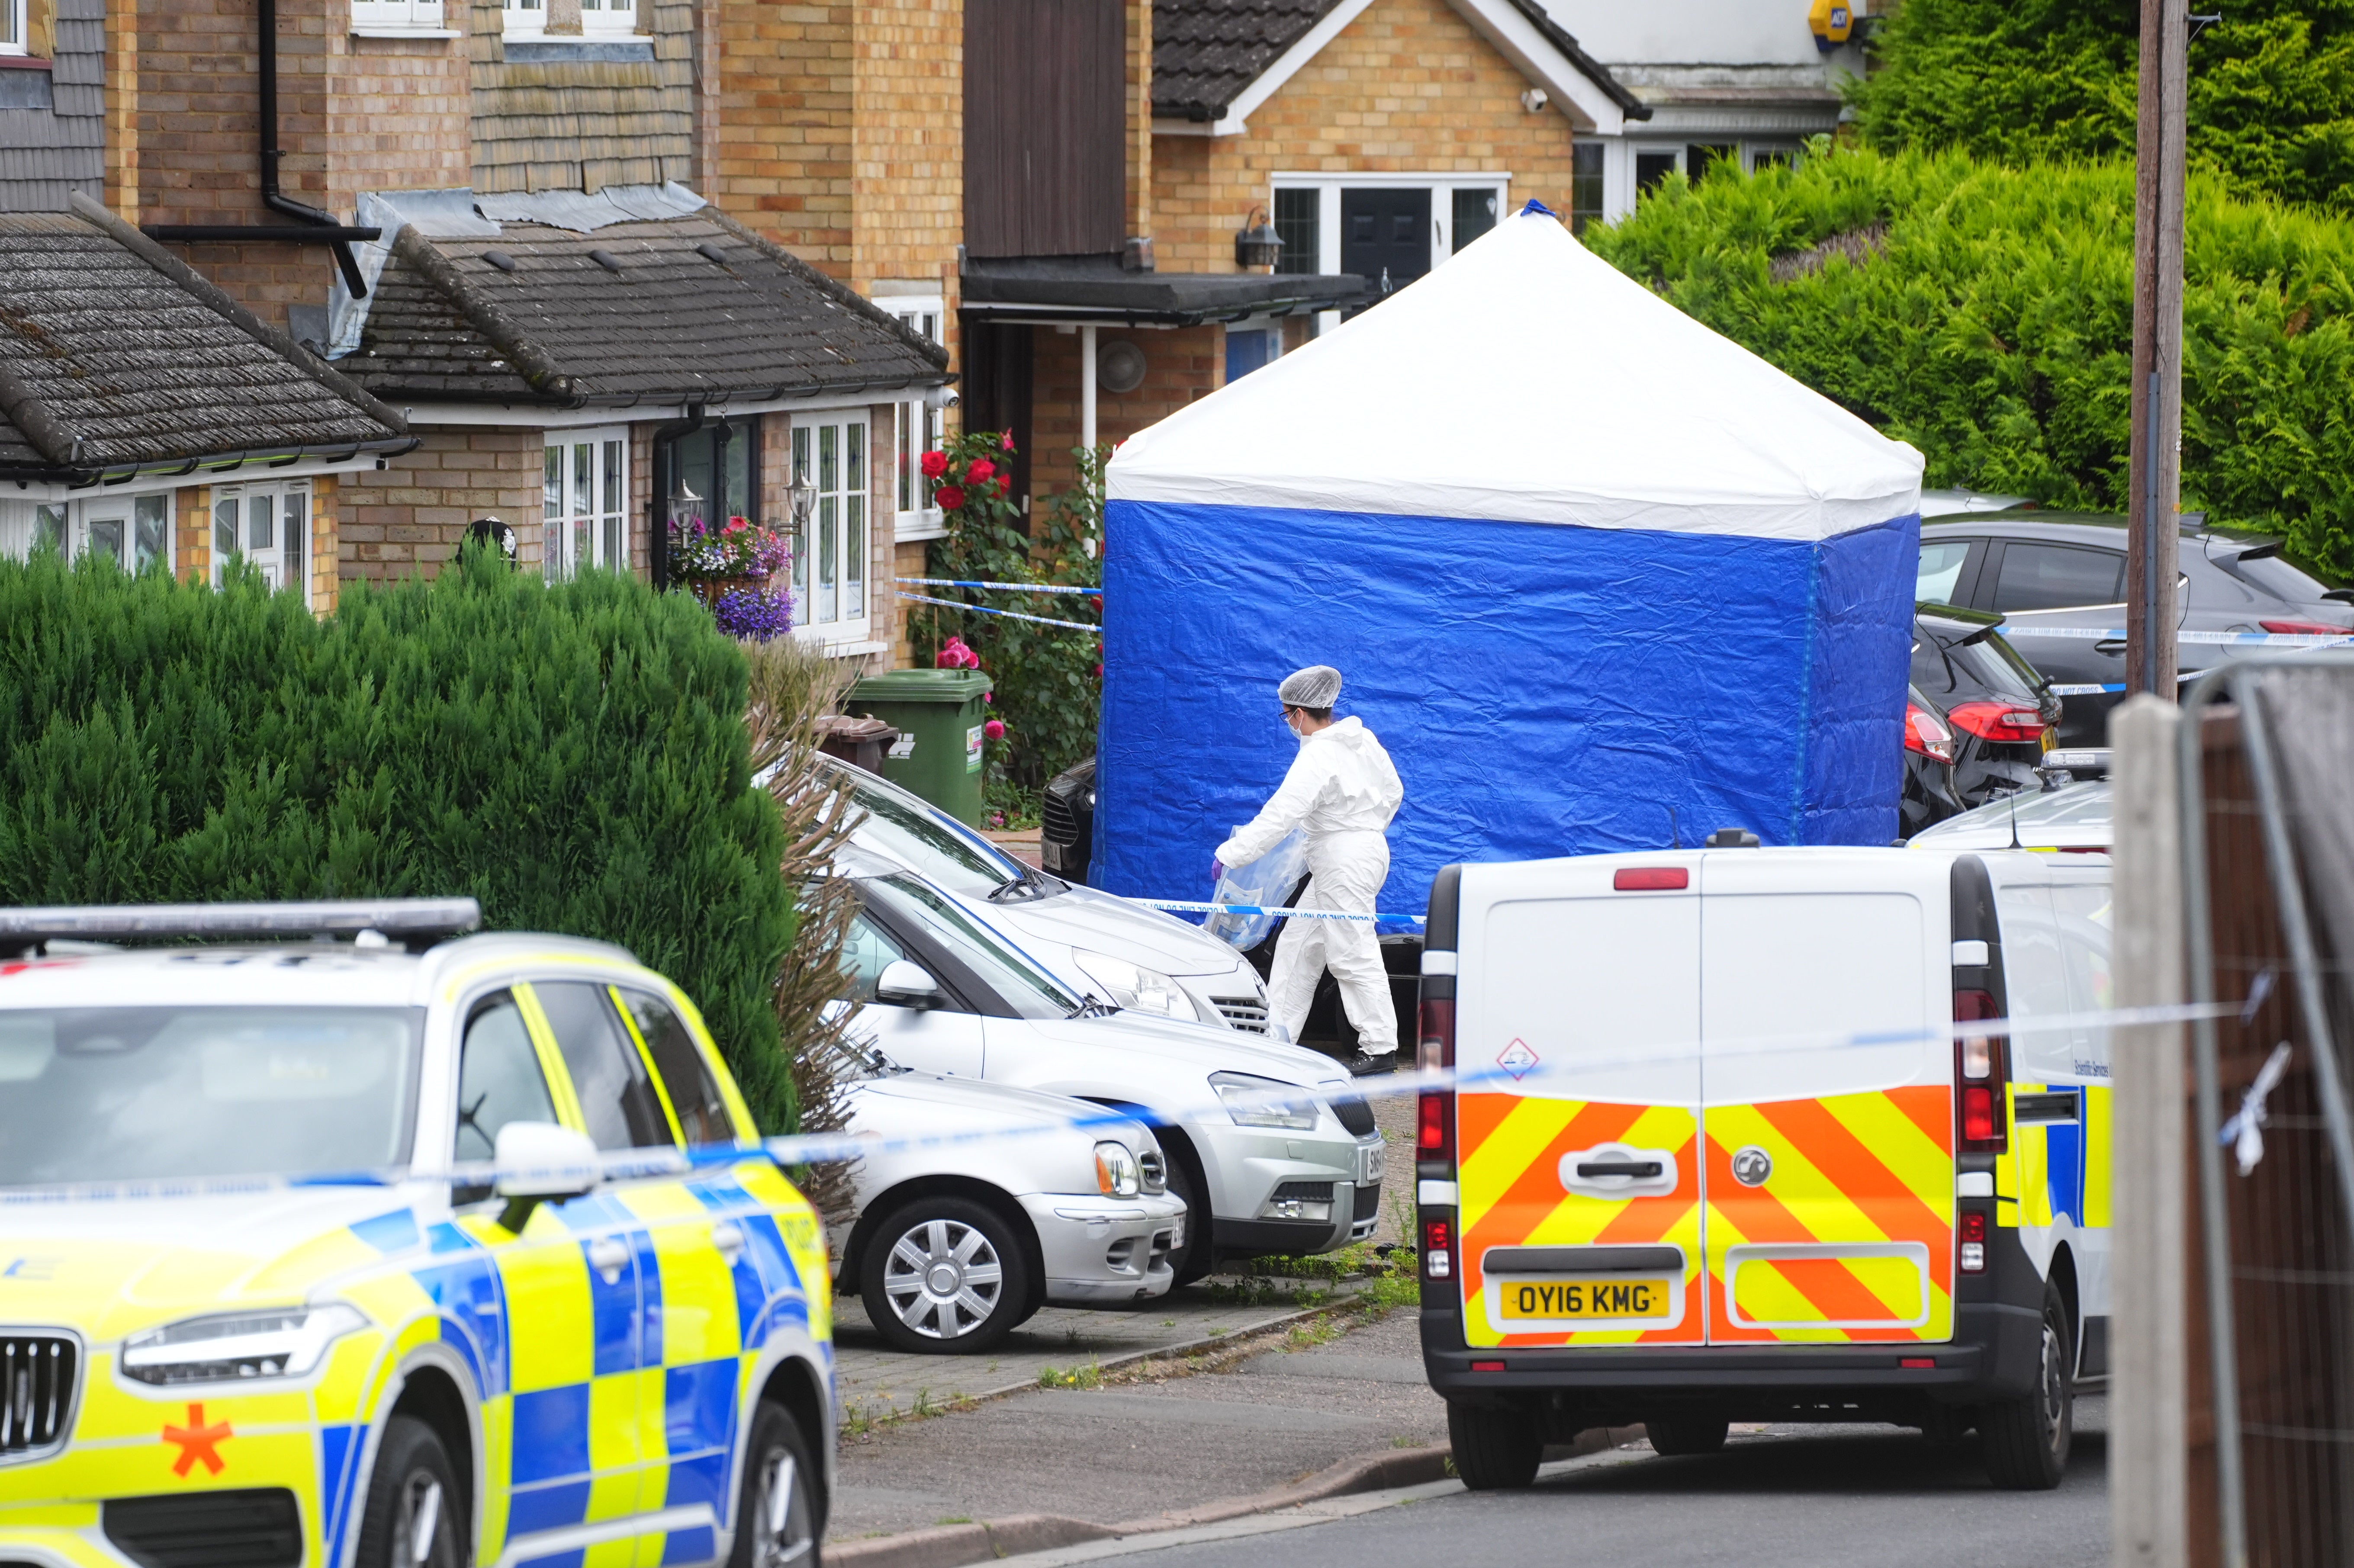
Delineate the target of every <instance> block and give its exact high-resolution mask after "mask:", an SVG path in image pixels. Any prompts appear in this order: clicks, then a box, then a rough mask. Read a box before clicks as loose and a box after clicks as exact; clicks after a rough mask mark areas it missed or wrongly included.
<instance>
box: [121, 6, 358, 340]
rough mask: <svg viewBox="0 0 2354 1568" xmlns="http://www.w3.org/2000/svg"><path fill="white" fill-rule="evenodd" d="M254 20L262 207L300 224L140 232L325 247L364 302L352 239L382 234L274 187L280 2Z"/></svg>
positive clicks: (186, 226)
mask: <svg viewBox="0 0 2354 1568" xmlns="http://www.w3.org/2000/svg"><path fill="white" fill-rule="evenodd" d="M256 10H257V13H258V15H257V20H258V21H259V22H260V28H261V37H260V55H261V93H260V98H261V101H260V105H259V108H260V122H261V126H260V130H261V202H262V205H263V206H264V207H268V208H270V211H272V212H282V213H284V214H285V215H286V216H287V217H294V218H300V219H301V220H302V222H301V223H299V224H283V223H275V224H236V223H148V224H142V225H141V226H140V228H141V229H142V230H143V232H144V233H145V234H146V236H147V237H148V238H150V239H163V240H174V241H180V242H187V241H191V240H198V241H201V240H226V241H229V242H231V243H236V242H239V241H242V242H245V243H253V242H256V241H274V242H282V243H287V244H293V245H325V246H327V247H329V248H331V249H333V250H334V253H335V266H336V267H337V268H338V269H339V270H341V271H342V272H343V274H344V287H345V289H347V290H349V291H351V296H352V298H354V299H355V300H364V299H366V298H367V281H366V279H365V278H363V277H361V276H360V264H359V261H358V260H357V259H356V258H355V257H354V256H353V255H352V241H353V240H355V239H376V238H381V237H382V235H383V233H384V231H383V230H382V229H380V228H363V227H355V226H353V225H349V224H344V223H339V222H337V221H336V220H335V216H334V214H333V213H330V212H322V211H320V210H319V209H318V208H317V207H312V206H309V205H307V204H306V203H303V202H299V201H296V200H295V199H294V198H293V197H292V196H288V195H286V194H285V193H284V192H283V191H281V189H279V186H278V161H279V160H280V159H281V158H283V157H284V156H285V155H286V153H285V150H284V149H283V148H281V147H280V146H279V145H278V0H256Z"/></svg>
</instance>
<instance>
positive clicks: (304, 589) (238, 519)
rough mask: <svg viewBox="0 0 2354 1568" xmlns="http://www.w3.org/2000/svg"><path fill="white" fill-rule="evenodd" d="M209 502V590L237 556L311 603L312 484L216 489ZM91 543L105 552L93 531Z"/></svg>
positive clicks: (273, 582)
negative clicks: (210, 528) (210, 551)
mask: <svg viewBox="0 0 2354 1568" xmlns="http://www.w3.org/2000/svg"><path fill="white" fill-rule="evenodd" d="M212 502H213V505H212V525H213V535H212V546H213V547H212V581H213V586H214V587H215V588H218V587H219V586H220V581H221V573H222V571H223V570H224V569H225V568H226V567H228V561H229V557H230V556H243V557H244V558H245V559H246V560H249V561H250V562H252V563H253V564H254V565H255V566H257V567H260V568H261V576H262V579H263V580H264V581H266V582H267V583H269V584H270V587H271V588H278V589H288V590H292V592H293V593H295V594H297V595H299V596H300V597H301V599H302V602H303V603H304V604H305V605H307V604H309V603H310V602H311V482H310V481H309V480H307V479H297V480H290V481H286V482H280V483H271V484H216V485H214V486H213V491H212ZM83 504H85V505H88V504H90V503H83ZM90 538H91V541H92V544H93V546H94V547H100V548H102V547H103V543H104V541H103V539H101V536H100V535H98V533H97V532H96V531H95V530H93V531H92V533H91V535H90Z"/></svg>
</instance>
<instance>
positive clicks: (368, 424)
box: [0, 197, 407, 476]
mask: <svg viewBox="0 0 2354 1568" xmlns="http://www.w3.org/2000/svg"><path fill="white" fill-rule="evenodd" d="M77 201H78V204H79V205H78V206H77V207H76V210H75V212H73V213H70V214H68V213H26V214H7V215H0V470H9V471H16V473H18V474H19V475H23V474H25V473H27V471H31V472H37V473H46V474H53V475H62V474H69V473H70V474H80V475H85V476H86V475H88V474H90V473H92V472H95V471H103V470H109V469H112V470H118V471H119V470H121V469H123V468H125V467H129V466H141V467H145V466H153V465H159V464H164V463H172V462H179V461H189V460H193V459H199V458H207V457H222V456H228V455H230V454H235V453H249V454H253V455H260V454H262V453H265V452H268V453H280V452H295V451H302V450H313V451H327V450H346V451H347V450H352V449H355V448H370V449H377V450H383V449H387V448H397V447H399V446H401V445H402V444H403V443H404V442H405V441H406V439H407V432H406V430H405V429H403V428H402V426H401V422H400V419H399V417H398V415H395V414H393V413H392V411H391V410H390V409H388V408H382V407H381V406H380V405H377V404H376V402H375V400H374V399H372V398H370V397H367V396H366V394H365V393H362V392H360V391H359V390H358V388H356V387H353V386H351V384H350V383H348V382H346V381H345V380H344V379H343V377H341V376H337V375H335V374H334V371H332V370H330V369H328V368H326V367H325V366H324V365H323V364H322V363H321V362H319V361H317V360H314V359H313V358H311V357H310V356H309V355H306V354H305V353H304V352H303V351H302V350H301V349H298V348H296V347H295V346H294V345H293V344H292V342H289V341H287V340H285V339H284V337H283V335H282V334H274V333H272V332H271V331H270V329H269V328H267V327H265V326H263V325H262V324H261V323H260V322H258V321H256V320H255V319H254V318H253V317H252V316H251V315H250V314H249V313H247V312H245V311H244V310H243V309H242V308H241V307H239V306H238V305H236V304H234V303H232V302H230V301H229V300H228V296H226V295H224V294H222V293H221V292H220V291H219V290H217V289H216V288H214V287H213V286H212V285H211V284H209V283H207V282H206V281H204V280H203V279H201V278H199V277H197V276H196V274H195V273H193V272H191V271H189V270H188V269H187V268H186V265H185V264H183V263H182V262H180V261H179V260H177V259H176V258H175V257H173V256H172V255H171V254H170V253H169V252H167V251H165V250H164V249H162V248H161V247H160V246H157V245H156V244H154V241H152V240H149V239H147V238H145V237H144V236H143V235H141V234H140V233H139V232H138V231H137V230H136V229H133V228H130V227H129V226H128V225H126V224H123V223H122V221H121V220H120V219H118V218H116V217H113V215H112V214H111V213H107V212H106V211H105V209H104V208H102V207H97V206H96V205H95V204H94V203H90V201H89V199H88V198H87V197H80V198H77Z"/></svg>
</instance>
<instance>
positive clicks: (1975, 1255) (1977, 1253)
mask: <svg viewBox="0 0 2354 1568" xmlns="http://www.w3.org/2000/svg"><path fill="white" fill-rule="evenodd" d="M1959 1240H1960V1241H1961V1244H1962V1259H1961V1262H1962V1272H1963V1273H1964V1274H1984V1273H1985V1272H1986V1263H1987V1217H1986V1211H1985V1210H1984V1209H1964V1210H1963V1211H1962V1224H1961V1230H1960V1232H1959Z"/></svg>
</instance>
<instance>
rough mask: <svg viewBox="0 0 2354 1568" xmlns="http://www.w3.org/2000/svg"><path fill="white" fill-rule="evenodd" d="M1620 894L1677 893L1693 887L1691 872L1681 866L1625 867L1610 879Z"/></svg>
mask: <svg viewBox="0 0 2354 1568" xmlns="http://www.w3.org/2000/svg"><path fill="white" fill-rule="evenodd" d="M1610 885H1611V888H1612V889H1613V890H1614V891H1616V892H1619V893H1675V892H1679V891H1681V890H1682V889H1684V888H1687V887H1690V886H1691V868H1690V867H1688V866H1681V865H1625V866H1620V867H1619V868H1618V872H1617V875H1615V876H1613V877H1612V878H1611V879H1610Z"/></svg>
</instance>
